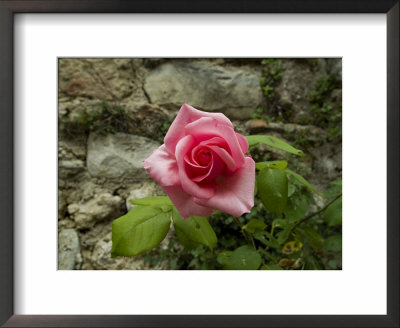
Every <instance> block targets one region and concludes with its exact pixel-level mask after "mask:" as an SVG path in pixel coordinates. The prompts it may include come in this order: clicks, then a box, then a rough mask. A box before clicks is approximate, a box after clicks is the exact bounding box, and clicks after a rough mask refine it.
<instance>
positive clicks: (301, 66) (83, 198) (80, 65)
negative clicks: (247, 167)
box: [58, 58, 341, 270]
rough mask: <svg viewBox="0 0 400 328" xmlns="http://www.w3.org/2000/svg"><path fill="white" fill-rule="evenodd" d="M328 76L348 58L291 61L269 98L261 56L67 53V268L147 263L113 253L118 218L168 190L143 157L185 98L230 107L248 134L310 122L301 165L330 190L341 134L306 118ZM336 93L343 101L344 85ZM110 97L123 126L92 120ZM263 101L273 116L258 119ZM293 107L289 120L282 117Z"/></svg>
mask: <svg viewBox="0 0 400 328" xmlns="http://www.w3.org/2000/svg"><path fill="white" fill-rule="evenodd" d="M328 74H333V75H334V76H335V77H336V78H337V79H340V80H341V61H340V60H338V59H317V60H316V59H314V60H305V59H300V60H295V59H283V60H282V77H281V78H280V79H279V81H277V82H276V83H275V85H274V89H275V92H276V94H277V97H276V99H275V101H274V102H269V101H268V99H266V98H265V96H264V94H263V90H262V87H261V86H260V82H259V81H260V78H261V77H262V75H263V66H262V65H261V59H258V58H252V59H234V58H230V59H221V58H219V59H155V58H154V59H150V58H146V59H138V58H134V59H125V58H119V59H111V58H107V59H83V58H79V59H60V60H59V85H58V87H59V104H58V113H59V127H60V129H59V148H58V156H59V161H58V164H59V170H58V174H59V193H58V202H59V211H58V223H59V224H58V227H59V269H67V270H70V269H81V270H85V269H86V270H87V269H100V270H105V269H111V270H113V269H144V268H148V265H147V264H145V263H144V261H143V258H142V257H140V256H139V257H136V258H117V259H111V258H110V250H111V223H112V220H113V219H115V218H117V217H119V216H120V215H122V214H124V213H126V211H127V210H129V209H130V208H131V207H132V205H131V204H130V200H131V199H134V198H141V197H145V196H149V195H162V194H163V191H162V189H161V188H160V187H159V186H158V185H157V184H155V183H154V182H153V181H151V180H150V179H149V178H148V176H147V174H146V172H145V170H144V169H143V168H142V161H143V159H145V158H146V157H148V156H149V155H150V153H151V152H152V150H154V149H155V148H156V147H158V146H159V145H160V143H161V142H162V135H163V134H164V133H165V131H166V129H167V127H168V125H169V124H170V122H171V120H172V119H173V117H174V116H175V115H176V113H177V111H178V110H179V108H180V106H181V105H182V104H183V103H188V104H190V105H192V106H194V107H196V108H198V109H201V110H207V111H214V112H222V113H224V114H226V115H227V116H228V117H229V118H230V119H231V120H232V121H233V122H234V125H235V126H236V128H237V130H238V131H239V132H241V133H243V134H255V133H266V134H271V135H276V136H279V137H281V138H288V136H289V135H292V136H293V135H296V134H299V133H301V132H302V131H305V130H307V133H308V134H307V136H308V138H309V140H310V142H311V143H312V147H311V149H310V151H309V152H308V156H306V158H305V159H302V160H300V161H299V162H298V163H297V164H298V165H300V166H302V167H303V168H306V169H305V170H304V171H305V172H306V175H307V177H308V178H309V179H310V180H311V182H312V183H314V184H315V185H316V186H317V187H318V188H319V189H321V190H324V189H326V188H327V186H328V183H329V181H331V180H333V179H335V178H338V177H340V176H341V140H340V141H339V142H338V141H336V142H334V143H332V142H325V143H323V142H320V141H321V140H324V139H326V133H327V132H326V129H324V128H321V127H318V126H312V125H310V124H306V125H305V124H299V122H303V120H302V118H303V117H304V116H307V115H308V116H310V115H313V113H312V112H311V111H310V102H309V97H310V93H311V92H312V91H313V90H314V89H315V84H316V83H317V81H318V80H319V79H320V78H321V77H324V76H327V75H328ZM332 94H334V95H335V97H336V98H335V99H334V100H332V101H337V102H340V105H341V89H337V90H334V92H332ZM104 104H106V106H111V107H112V108H117V109H118V110H117V112H116V113H117V114H118V115H120V116H121V118H120V125H115V122H114V123H110V122H111V121H110V120H112V118H110V117H105V118H103V117H102V119H101V120H100V121H99V122H94V121H92V120H93V117H94V116H95V115H96V113H97V112H98V108H99V106H100V107H101V106H105V105H104ZM257 108H258V111H260V110H262V111H263V113H264V114H265V115H267V116H268V117H269V118H272V121H271V119H268V120H266V119H262V118H260V117H258V116H257V115H256V114H257V111H256V109H257ZM287 108H290V110H291V120H290V122H288V121H285V120H282V119H277V120H275V121H274V118H279V117H280V116H282V115H281V114H280V111H282V110H285V109H287ZM103 119H104V120H103ZM117 123H118V122H117ZM69 126H72V127H75V128H74V129H70V128H69ZM102 126H103V127H106V129H103V130H102ZM76 127H78V128H76ZM107 129H111V130H107ZM289 141H291V140H289ZM265 151H270V150H269V149H266V150H265ZM279 155H280V154H275V155H274V154H273V155H272V158H273V157H274V156H277V157H279ZM169 238H174V236H173V234H170V235H169ZM166 243H167V241H165V242H163V244H162V245H161V247H166ZM154 252H157V250H155V251H154ZM155 268H156V269H166V268H167V267H166V266H165V264H163V263H160V264H158V265H157V267H155Z"/></svg>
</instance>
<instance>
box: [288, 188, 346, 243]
mask: <svg viewBox="0 0 400 328" xmlns="http://www.w3.org/2000/svg"><path fill="white" fill-rule="evenodd" d="M340 197H342V194H339V195H337V196H336V197H335V198H333V199H332V200H331V201H330V202H329V203H327V204H326V205H325V206H324V207H322V208H321V209H319V210H318V211H316V212H314V213H311V214H309V215H307V216H306V217H304V218H303V219H301V220H300V221H299V222H297V223H296V224H295V225H294V226H293V227H292V228H291V229H290V231H289V234H288V236H290V235H291V234H292V232H293V230H294V229H296V228H297V227H298V226H299V225H300V224H302V223H304V222H306V221H307V220H309V219H311V218H312V217H314V216H316V215H318V214H320V213H322V212H323V211H325V210H326V208H327V207H328V206H329V205H331V204H332V203H333V202H334V201H336V200H337V199H339V198H340Z"/></svg>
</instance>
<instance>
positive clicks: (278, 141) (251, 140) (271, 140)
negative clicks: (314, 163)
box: [246, 135, 304, 156]
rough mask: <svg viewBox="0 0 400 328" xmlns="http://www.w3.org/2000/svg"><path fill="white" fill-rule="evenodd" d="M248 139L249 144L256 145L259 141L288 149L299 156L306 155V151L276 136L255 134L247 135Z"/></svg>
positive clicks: (284, 149)
mask: <svg viewBox="0 0 400 328" xmlns="http://www.w3.org/2000/svg"><path fill="white" fill-rule="evenodd" d="M246 139H247V141H248V143H249V146H254V145H257V144H259V143H263V144H265V145H268V146H270V147H273V148H276V149H280V150H283V151H286V152H288V153H290V154H294V155H297V156H304V153H303V152H302V151H301V150H299V149H296V148H294V147H293V146H291V145H289V144H288V143H287V142H285V141H283V140H281V139H278V138H275V137H271V136H265V135H255V136H246Z"/></svg>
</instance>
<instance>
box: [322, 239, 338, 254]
mask: <svg viewBox="0 0 400 328" xmlns="http://www.w3.org/2000/svg"><path fill="white" fill-rule="evenodd" d="M324 251H328V252H329V251H331V252H341V251H342V236H341V235H334V236H331V237H328V238H326V239H325V241H324Z"/></svg>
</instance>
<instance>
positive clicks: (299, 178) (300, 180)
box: [285, 168, 324, 197]
mask: <svg viewBox="0 0 400 328" xmlns="http://www.w3.org/2000/svg"><path fill="white" fill-rule="evenodd" d="M285 172H286V174H287V175H289V176H291V177H293V179H294V180H295V182H297V183H299V184H300V185H303V186H305V187H307V189H309V190H311V191H312V192H315V193H316V194H318V195H320V196H321V197H324V194H323V193H321V192H319V191H318V190H317V189H315V188H314V187H313V186H312V185H311V184H310V183H309V182H308V181H307V180H306V179H304V178H303V177H302V176H301V175H300V174H298V173H296V172H293V171H292V170H290V169H288V168H287V169H286V170H285Z"/></svg>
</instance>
